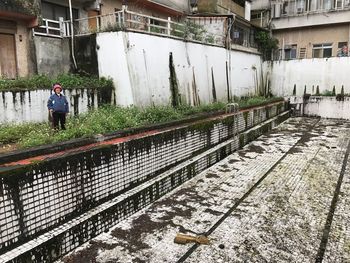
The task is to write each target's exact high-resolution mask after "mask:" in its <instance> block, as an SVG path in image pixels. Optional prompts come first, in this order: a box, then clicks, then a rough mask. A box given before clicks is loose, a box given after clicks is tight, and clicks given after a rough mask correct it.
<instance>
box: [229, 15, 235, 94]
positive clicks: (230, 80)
mask: <svg viewBox="0 0 350 263" xmlns="http://www.w3.org/2000/svg"><path fill="white" fill-rule="evenodd" d="M231 14H232V22H231V23H230V25H229V28H228V34H227V42H228V48H229V54H228V65H229V67H228V68H229V74H230V79H229V82H230V94H231V100H233V98H234V94H233V92H232V90H233V89H232V77H231V50H232V45H231V44H232V40H231V29H232V26H233V24H234V23H235V20H236V15H235V14H233V13H231Z"/></svg>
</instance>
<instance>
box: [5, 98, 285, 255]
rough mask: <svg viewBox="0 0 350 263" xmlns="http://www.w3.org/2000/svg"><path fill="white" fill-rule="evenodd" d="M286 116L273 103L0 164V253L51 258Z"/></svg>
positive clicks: (185, 179) (116, 220) (127, 214)
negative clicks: (0, 228)
mask: <svg viewBox="0 0 350 263" xmlns="http://www.w3.org/2000/svg"><path fill="white" fill-rule="evenodd" d="M281 114H283V115H281ZM277 115H278V116H277ZM287 117H288V112H285V104H284V102H277V103H274V104H271V105H266V106H262V107H256V108H252V109H248V110H244V111H241V112H238V113H233V114H226V115H221V116H217V117H212V118H208V119H204V120H201V121H197V122H194V123H187V124H180V125H177V126H175V127H165V128H164V129H157V130H150V131H146V132H144V133H142V134H136V135H132V136H128V137H123V138H110V140H106V141H102V142H101V143H100V144H93V145H88V146H84V147H82V148H81V149H73V150H72V151H63V152H58V153H55V154H50V155H47V156H39V157H33V158H30V159H27V160H21V161H19V162H14V163H10V164H7V165H6V164H2V165H0V203H1V204H2V206H0V221H1V222H6V229H7V231H1V232H0V241H1V242H0V256H1V258H2V259H4V260H5V262H7V261H11V260H14V259H17V260H18V262H27V261H33V262H39V261H40V262H43V261H45V262H47V261H49V262H53V261H54V260H55V259H57V257H59V256H61V255H63V254H65V253H67V252H69V251H70V250H72V249H74V248H75V247H77V246H78V245H80V244H82V243H83V242H86V241H88V240H89V239H91V238H92V237H94V236H96V235H97V234H100V233H101V232H103V231H105V230H106V229H108V228H109V227H111V226H112V225H114V224H115V223H116V222H119V221H120V220H122V219H124V218H126V217H128V216H130V215H131V214H133V213H135V212H137V211H138V210H140V209H142V208H143V207H145V206H146V205H148V204H150V203H151V202H154V201H155V200H157V199H158V198H160V197H161V196H162V195H164V194H166V193H167V192H169V191H171V190H172V189H174V188H175V187H177V186H179V185H181V184H182V183H183V182H185V181H187V180H189V179H191V178H193V177H194V176H195V175H197V174H198V173H199V172H201V171H203V170H204V169H206V168H208V167H210V166H211V165H213V164H215V163H216V162H218V161H219V160H221V159H223V158H225V157H226V156H227V155H228V154H230V153H232V152H233V151H235V150H236V149H238V148H240V147H243V146H244V145H245V144H246V143H248V142H249V141H251V140H254V139H255V138H256V137H258V136H260V135H261V134H263V133H264V132H266V131H268V130H269V129H271V128H272V127H274V125H276V124H278V123H280V122H281V121H283V120H285V118H287ZM267 120H269V121H267ZM265 121H267V122H265ZM262 123H263V124H262ZM255 126H256V128H253V127H255ZM252 128H253V129H252ZM34 160H35V162H34ZM17 161H18V160H17ZM125 171H128V172H127V173H126V172H125ZM57 228H58V229H57ZM51 229H53V230H52V231H51V232H50V233H47V232H46V231H49V230H51ZM43 233H45V234H44V235H43V236H40V238H38V239H37V240H35V241H34V242H31V244H30V245H29V246H28V244H24V246H25V248H26V249H23V248H22V247H21V246H20V247H17V245H21V244H23V243H25V242H27V241H29V240H33V238H35V237H38V236H39V235H41V234H43ZM12 248H14V249H13V250H12V251H11V249H12ZM23 251H24V252H23ZM16 262H17V261H16Z"/></svg>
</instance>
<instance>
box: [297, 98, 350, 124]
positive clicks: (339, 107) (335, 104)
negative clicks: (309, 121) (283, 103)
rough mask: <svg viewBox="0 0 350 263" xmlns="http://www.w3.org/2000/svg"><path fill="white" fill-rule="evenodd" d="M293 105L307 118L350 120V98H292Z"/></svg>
mask: <svg viewBox="0 0 350 263" xmlns="http://www.w3.org/2000/svg"><path fill="white" fill-rule="evenodd" d="M291 104H292V105H293V104H294V105H296V106H295V107H297V108H298V109H300V113H301V114H302V115H305V116H318V117H322V118H332V119H346V120H350V97H344V98H338V99H337V98H336V97H325V96H311V97H310V98H308V99H303V98H302V97H292V98H291Z"/></svg>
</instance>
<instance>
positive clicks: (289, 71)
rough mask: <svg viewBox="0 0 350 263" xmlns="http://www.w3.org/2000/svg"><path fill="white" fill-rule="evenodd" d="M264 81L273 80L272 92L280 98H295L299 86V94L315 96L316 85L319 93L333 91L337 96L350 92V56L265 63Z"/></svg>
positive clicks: (271, 83)
mask: <svg viewBox="0 0 350 263" xmlns="http://www.w3.org/2000/svg"><path fill="white" fill-rule="evenodd" d="M263 65H264V66H263V71H264V78H265V79H267V80H270V87H271V91H272V93H273V94H274V95H277V96H291V95H293V89H294V85H296V95H297V96H302V95H303V94H304V89H305V86H306V93H309V94H315V93H316V89H317V86H319V91H320V93H323V92H324V91H326V90H330V91H332V89H333V87H334V86H335V89H336V94H338V93H340V92H341V87H342V86H344V92H345V93H350V74H349V72H350V57H335V58H328V59H322V58H315V59H302V60H289V61H274V62H264V64H263Z"/></svg>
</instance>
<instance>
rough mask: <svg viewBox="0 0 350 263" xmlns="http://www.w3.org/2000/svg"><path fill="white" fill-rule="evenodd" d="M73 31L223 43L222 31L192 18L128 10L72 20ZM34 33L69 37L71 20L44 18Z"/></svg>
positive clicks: (70, 34)
mask: <svg viewBox="0 0 350 263" xmlns="http://www.w3.org/2000/svg"><path fill="white" fill-rule="evenodd" d="M73 30H74V36H84V35H91V34H94V33H99V32H112V31H121V30H125V31H134V32H143V33H148V34H152V35H159V36H166V37H171V38H175V39H182V40H189V41H193V42H199V43H206V44H211V45H217V46H225V40H226V35H225V32H222V33H221V34H219V33H215V34H214V33H210V32H207V30H205V27H203V26H201V25H198V24H196V23H195V22H194V21H193V20H192V19H186V20H184V21H183V22H182V23H178V22H174V21H172V20H171V19H170V18H168V19H161V18H156V17H152V16H147V15H143V14H139V13H135V12H130V11H127V10H122V11H118V12H115V13H111V14H107V15H99V16H93V17H87V18H80V19H74V21H73ZM33 35H34V36H46V37H54V38H65V37H71V36H72V31H71V21H70V20H66V21H64V20H60V21H55V20H51V19H43V24H42V25H41V26H39V27H36V28H34V29H33Z"/></svg>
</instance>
